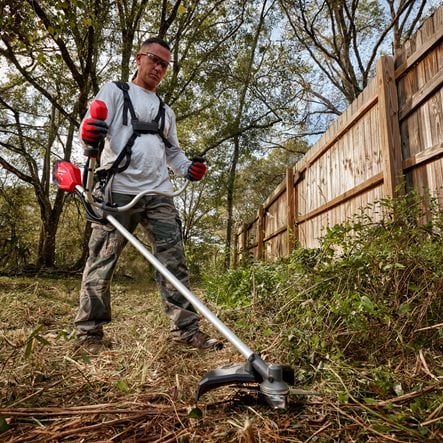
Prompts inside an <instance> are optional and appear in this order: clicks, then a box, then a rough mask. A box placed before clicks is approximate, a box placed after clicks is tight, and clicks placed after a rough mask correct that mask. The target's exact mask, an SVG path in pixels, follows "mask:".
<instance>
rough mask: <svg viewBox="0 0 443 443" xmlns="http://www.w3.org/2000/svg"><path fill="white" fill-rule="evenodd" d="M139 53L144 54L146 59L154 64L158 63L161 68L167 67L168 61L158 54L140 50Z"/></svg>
mask: <svg viewBox="0 0 443 443" xmlns="http://www.w3.org/2000/svg"><path fill="white" fill-rule="evenodd" d="M139 54H140V55H146V57H148V59H149V60H150V61H151V62H152V63H154V65H159V66H160V67H161V68H162V69H168V67H169V62H167V61H166V60H163V59H161V58H160V57H159V56H157V55H155V54H153V53H152V52H140V53H139Z"/></svg>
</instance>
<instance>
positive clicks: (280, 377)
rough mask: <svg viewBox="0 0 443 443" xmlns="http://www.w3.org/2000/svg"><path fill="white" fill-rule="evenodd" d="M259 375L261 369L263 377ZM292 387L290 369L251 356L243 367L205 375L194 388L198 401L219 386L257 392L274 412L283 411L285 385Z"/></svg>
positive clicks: (218, 370) (225, 368)
mask: <svg viewBox="0 0 443 443" xmlns="http://www.w3.org/2000/svg"><path fill="white" fill-rule="evenodd" d="M254 362H256V363H257V362H258V365H257V364H256V365H255V366H257V368H258V369H259V370H260V372H263V369H265V371H266V374H265V376H263V375H261V374H260V373H259V371H257V369H256V367H254ZM293 384H294V370H293V369H292V368H291V367H290V366H286V365H275V364H271V365H267V364H266V363H265V362H264V361H263V360H261V359H260V357H257V356H256V355H255V354H254V359H252V361H247V362H246V363H243V364H232V365H225V366H221V367H219V368H216V369H214V370H212V371H210V372H208V373H207V374H206V375H205V377H204V378H203V379H202V380H201V381H200V383H199V384H198V388H197V393H196V399H197V400H198V399H199V398H200V397H201V396H202V395H204V394H205V393H206V392H209V391H212V390H213V389H217V388H219V387H221V386H226V385H233V386H237V387H240V388H248V389H256V390H258V391H259V392H260V393H261V394H262V395H263V396H264V398H265V400H266V401H267V402H268V404H269V405H270V406H271V407H272V408H274V409H285V408H287V406H288V396H289V386H288V385H293Z"/></svg>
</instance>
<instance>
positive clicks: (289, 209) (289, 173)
mask: <svg viewBox="0 0 443 443" xmlns="http://www.w3.org/2000/svg"><path fill="white" fill-rule="evenodd" d="M294 194H295V193H294V169H293V168H292V167H289V168H287V169H286V214H287V227H286V229H287V232H288V253H289V254H290V253H291V251H292V249H294V246H295V200H294Z"/></svg>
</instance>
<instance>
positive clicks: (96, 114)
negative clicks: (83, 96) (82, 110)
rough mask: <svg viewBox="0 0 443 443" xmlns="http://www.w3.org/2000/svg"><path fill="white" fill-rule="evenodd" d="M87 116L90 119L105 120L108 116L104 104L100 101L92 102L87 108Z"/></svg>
mask: <svg viewBox="0 0 443 443" xmlns="http://www.w3.org/2000/svg"><path fill="white" fill-rule="evenodd" d="M89 114H90V115H91V117H92V118H96V119H98V120H106V117H107V116H108V107H107V106H106V103H105V102H103V101H101V100H94V101H93V102H92V103H91V107H90V108H89Z"/></svg>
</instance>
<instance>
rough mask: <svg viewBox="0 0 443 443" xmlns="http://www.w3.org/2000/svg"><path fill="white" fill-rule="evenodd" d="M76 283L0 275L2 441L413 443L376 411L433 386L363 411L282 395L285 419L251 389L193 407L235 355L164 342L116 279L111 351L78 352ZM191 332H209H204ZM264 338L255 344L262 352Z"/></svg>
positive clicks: (151, 313)
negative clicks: (204, 385)
mask: <svg viewBox="0 0 443 443" xmlns="http://www.w3.org/2000/svg"><path fill="white" fill-rule="evenodd" d="M78 286H79V281H78V279H60V280H45V279H25V278H14V279H11V278H0V305H1V307H2V309H1V311H0V325H1V326H0V397H1V408H2V409H0V420H3V424H2V422H1V421H0V430H1V426H5V425H6V424H7V425H8V426H9V429H7V430H5V431H4V432H2V433H0V441H2V442H14V443H18V442H114V441H117V442H158V443H160V442H162V443H165V442H196V443H197V442H247V443H251V442H266V443H268V442H325V441H337V442H338V441H394V442H403V441H409V442H410V441H420V433H419V432H416V431H415V430H412V431H409V430H408V429H404V428H405V427H406V426H405V425H402V424H399V423H396V422H391V423H390V422H388V420H387V418H386V416H385V415H382V412H383V410H384V408H386V407H390V408H399V407H400V408H401V407H402V404H406V405H407V404H408V402H409V401H410V400H411V399H412V398H416V397H419V396H421V395H427V394H434V395H435V394H436V393H438V392H441V390H442V388H443V384H442V381H441V379H438V380H433V383H432V384H431V385H430V387H429V386H428V388H427V392H417V393H415V394H414V393H412V394H410V395H411V397H409V398H408V397H405V398H403V399H401V398H397V399H394V400H393V401H392V402H391V403H389V401H388V402H387V403H386V402H385V403H383V404H378V405H377V404H375V405H370V406H369V405H364V404H362V403H360V402H359V401H357V400H355V399H354V400H355V401H350V402H340V401H338V400H337V398H336V396H335V395H334V394H333V392H331V390H330V389H329V387H328V386H324V385H322V382H318V383H317V384H315V383H314V385H313V386H311V388H312V389H315V390H317V391H318V392H319V393H321V395H319V396H300V395H298V396H297V395H294V396H293V397H292V398H291V404H290V407H289V408H288V409H287V410H285V411H272V410H270V409H269V408H268V407H267V406H266V405H265V404H263V402H262V400H261V399H260V398H259V397H257V396H256V394H255V393H254V392H244V391H240V390H237V389H233V388H229V387H225V388H222V389H219V390H216V391H212V392H210V393H208V394H206V395H205V396H204V397H203V398H202V399H201V400H200V402H199V404H198V405H195V402H194V395H195V390H196V387H197V384H198V382H199V381H200V379H201V378H202V377H203V375H204V374H205V373H206V372H207V371H209V370H211V369H213V368H215V367H217V366H221V365H224V364H226V363H229V362H241V361H242V357H241V356H240V355H239V354H238V353H237V351H236V350H235V349H233V347H232V346H231V345H229V344H228V345H227V346H226V347H225V349H224V350H222V351H219V352H199V351H195V350H189V349H186V348H184V347H180V346H177V345H175V344H173V343H171V341H170V340H169V333H168V329H169V325H168V322H167V320H166V318H165V316H164V315H163V311H162V308H161V304H160V301H159V297H158V295H157V291H156V288H155V287H154V286H153V285H152V283H149V282H148V283H146V284H144V285H141V284H134V283H133V282H131V281H124V282H115V283H114V286H113V309H114V314H113V315H114V319H113V322H112V323H111V324H110V325H109V326H108V327H107V329H106V333H107V336H108V338H110V339H111V340H112V342H113V347H112V349H109V350H106V351H103V352H101V353H100V354H99V355H97V356H90V355H86V354H83V353H82V352H80V351H79V350H78V349H75V346H74V340H73V338H72V335H71V333H72V319H73V317H74V315H75V312H76V309H77V297H78ZM210 308H211V307H210ZM203 329H206V330H207V331H208V332H211V333H212V334H213V335H214V331H213V330H211V327H210V325H207V324H204V327H203ZM266 340H267V339H266V338H265V337H257V341H258V342H260V343H261V344H262V345H264V346H265V347H266V345H270V343H267V344H266V343H265V342H266ZM269 340H270V341H271V339H269ZM248 344H249V345H250V346H251V347H253V346H255V344H254V343H248ZM275 347H277V345H276V346H275ZM271 354H272V353H271ZM280 363H285V362H280ZM331 370H332V371H333V372H335V370H334V369H333V368H332V369H331ZM336 375H337V377H336V383H337V386H338V388H339V389H341V390H343V389H346V383H345V382H343V380H341V377H340V374H339V373H338V372H337V373H336ZM349 394H350V396H351V399H352V394H351V393H349ZM414 395H415V397H414ZM196 406H198V409H196ZM200 411H201V412H202V415H201V417H198V416H196V413H197V412H200ZM442 415H443V414H442V409H441V408H440V409H438V408H437V409H435V410H433V411H431V412H430V413H429V415H428V422H429V423H421V426H422V427H423V426H424V427H426V426H427V427H428V429H432V431H431V433H430V434H429V433H428V435H430V436H431V437H432V438H435V440H434V441H438V439H440V438H443V434H442V431H441V428H439V427H438V423H439V420H441V416H442ZM193 417H195V418H193ZM440 423H441V421H440ZM414 436H415V437H414ZM415 438H416V439H415ZM431 441H432V440H431Z"/></svg>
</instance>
